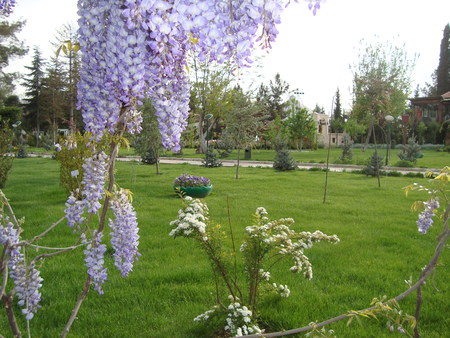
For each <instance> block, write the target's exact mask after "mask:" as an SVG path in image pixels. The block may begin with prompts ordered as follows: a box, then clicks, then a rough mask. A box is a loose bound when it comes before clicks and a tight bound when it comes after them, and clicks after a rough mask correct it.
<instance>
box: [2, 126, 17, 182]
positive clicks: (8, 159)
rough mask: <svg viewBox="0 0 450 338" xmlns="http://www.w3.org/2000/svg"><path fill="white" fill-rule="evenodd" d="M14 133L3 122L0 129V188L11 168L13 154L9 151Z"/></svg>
mask: <svg viewBox="0 0 450 338" xmlns="http://www.w3.org/2000/svg"><path fill="white" fill-rule="evenodd" d="M13 139H14V134H13V132H12V130H11V129H10V128H9V127H8V126H7V125H6V124H5V125H4V126H3V127H2V128H1V129H0V188H3V187H4V186H5V184H6V180H7V178H8V173H9V171H10V170H11V167H12V162H13V159H14V155H13V154H12V153H11V150H12V142H13Z"/></svg>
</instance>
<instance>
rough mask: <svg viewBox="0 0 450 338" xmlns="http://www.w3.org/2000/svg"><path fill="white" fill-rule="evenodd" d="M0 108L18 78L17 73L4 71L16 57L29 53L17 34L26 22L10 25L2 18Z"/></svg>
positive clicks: (0, 22)
mask: <svg viewBox="0 0 450 338" xmlns="http://www.w3.org/2000/svg"><path fill="white" fill-rule="evenodd" d="M0 20H1V21H0V106H1V105H4V100H5V98H6V97H7V96H8V95H10V94H11V93H12V92H13V90H14V84H13V81H14V80H15V79H17V78H18V74H17V73H5V72H4V71H3V69H4V68H6V67H7V66H8V64H9V61H10V60H11V59H12V58H14V57H20V56H23V55H25V54H26V53H27V52H28V49H27V48H26V47H25V46H24V44H23V42H21V41H19V40H18V38H17V36H16V35H17V34H18V33H19V32H20V31H21V30H22V28H23V26H24V24H25V22H24V21H16V22H12V23H9V22H8V21H6V20H5V19H4V17H1V16H0Z"/></svg>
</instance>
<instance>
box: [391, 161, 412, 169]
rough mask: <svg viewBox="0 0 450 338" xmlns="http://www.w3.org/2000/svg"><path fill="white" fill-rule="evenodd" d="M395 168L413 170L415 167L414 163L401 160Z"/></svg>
mask: <svg viewBox="0 0 450 338" xmlns="http://www.w3.org/2000/svg"><path fill="white" fill-rule="evenodd" d="M395 166H396V167H400V168H412V167H414V163H413V162H410V161H407V160H400V161H397V162H396V163H395Z"/></svg>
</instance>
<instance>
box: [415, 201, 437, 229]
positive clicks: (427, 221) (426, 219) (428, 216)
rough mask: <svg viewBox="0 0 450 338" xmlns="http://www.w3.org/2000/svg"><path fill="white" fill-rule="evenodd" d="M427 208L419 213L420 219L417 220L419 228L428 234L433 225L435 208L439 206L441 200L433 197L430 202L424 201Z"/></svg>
mask: <svg viewBox="0 0 450 338" xmlns="http://www.w3.org/2000/svg"><path fill="white" fill-rule="evenodd" d="M423 206H424V207H425V210H424V211H423V212H421V213H420V214H419V219H418V220H417V222H416V223H417V226H418V230H419V231H420V232H421V233H423V234H426V233H427V230H428V228H429V227H431V226H432V225H433V216H434V215H435V210H436V209H438V208H439V201H438V199H437V198H432V199H430V200H429V201H428V202H423Z"/></svg>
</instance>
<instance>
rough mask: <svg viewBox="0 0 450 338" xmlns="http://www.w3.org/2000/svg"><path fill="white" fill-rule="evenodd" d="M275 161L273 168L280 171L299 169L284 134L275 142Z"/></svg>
mask: <svg viewBox="0 0 450 338" xmlns="http://www.w3.org/2000/svg"><path fill="white" fill-rule="evenodd" d="M275 151H276V155H275V161H274V162H273V168H274V169H276V170H279V171H287V170H295V169H297V163H295V160H294V158H293V157H292V156H291V154H290V152H289V150H288V149H287V142H286V139H284V138H283V137H282V136H279V137H277V140H276V142H275Z"/></svg>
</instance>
